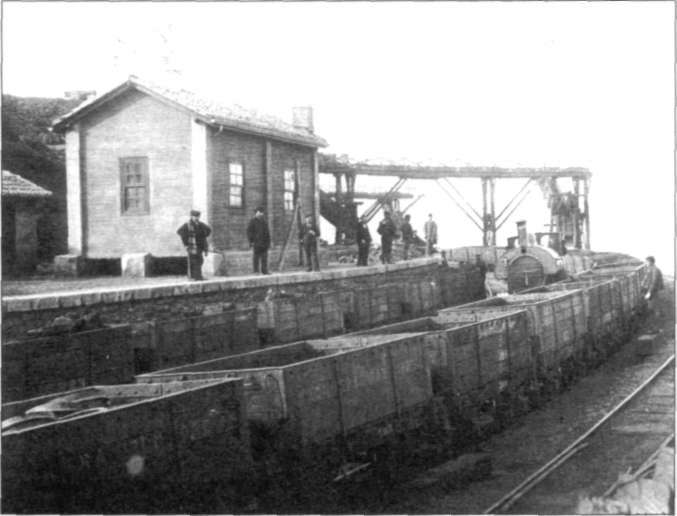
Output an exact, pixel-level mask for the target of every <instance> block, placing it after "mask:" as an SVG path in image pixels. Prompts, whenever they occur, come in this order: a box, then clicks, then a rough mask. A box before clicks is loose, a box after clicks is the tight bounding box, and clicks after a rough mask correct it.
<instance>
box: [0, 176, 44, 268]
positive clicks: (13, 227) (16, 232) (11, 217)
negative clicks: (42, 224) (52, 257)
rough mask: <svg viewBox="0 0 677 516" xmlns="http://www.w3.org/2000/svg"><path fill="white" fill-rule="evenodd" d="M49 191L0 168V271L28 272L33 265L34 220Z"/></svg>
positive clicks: (36, 243)
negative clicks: (0, 269) (0, 220)
mask: <svg viewBox="0 0 677 516" xmlns="http://www.w3.org/2000/svg"><path fill="white" fill-rule="evenodd" d="M51 195H52V193H51V192H50V191H49V190H45V189H44V188H42V187H40V186H38V185H36V184H35V183H31V182H30V181H28V180H27V179H24V178H23V177H21V176H19V175H17V174H13V173H12V172H9V171H7V170H3V171H2V272H3V275H12V274H18V273H22V272H30V271H32V270H33V269H34V268H35V266H36V265H37V258H38V255H37V251H38V233H37V223H38V218H39V217H40V214H41V208H42V200H43V199H45V198H47V197H49V196H51Z"/></svg>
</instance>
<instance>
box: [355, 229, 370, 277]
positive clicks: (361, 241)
mask: <svg viewBox="0 0 677 516" xmlns="http://www.w3.org/2000/svg"><path fill="white" fill-rule="evenodd" d="M355 238H356V240H357V265H358V267H361V266H367V265H369V246H371V233H369V226H367V219H366V218H365V217H360V222H359V224H358V225H357V232H356V234H355Z"/></svg>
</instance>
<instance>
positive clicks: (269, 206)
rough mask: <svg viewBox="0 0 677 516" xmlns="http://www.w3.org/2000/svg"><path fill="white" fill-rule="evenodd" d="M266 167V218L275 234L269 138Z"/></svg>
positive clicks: (271, 152) (271, 159)
mask: <svg viewBox="0 0 677 516" xmlns="http://www.w3.org/2000/svg"><path fill="white" fill-rule="evenodd" d="M264 169H265V173H266V219H267V220H268V227H269V229H270V234H271V235H275V230H276V229H277V228H276V227H275V217H274V216H273V199H274V191H275V189H274V188H273V150H272V145H271V143H270V141H269V140H266V157H265V164H264ZM273 245H275V238H273Z"/></svg>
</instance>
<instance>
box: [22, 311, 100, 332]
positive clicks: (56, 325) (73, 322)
mask: <svg viewBox="0 0 677 516" xmlns="http://www.w3.org/2000/svg"><path fill="white" fill-rule="evenodd" d="M101 328H106V325H105V324H104V323H103V321H102V320H101V314H99V313H98V312H88V313H85V314H84V315H82V316H80V317H73V316H68V315H60V316H59V317H56V318H55V319H54V320H53V321H52V322H51V323H49V324H48V325H47V326H43V327H42V328H36V329H33V330H28V331H27V332H26V333H27V334H28V335H29V336H30V337H48V336H50V335H64V334H68V333H79V332H83V331H90V330H99V329H101Z"/></svg>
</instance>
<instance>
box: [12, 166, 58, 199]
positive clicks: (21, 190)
mask: <svg viewBox="0 0 677 516" xmlns="http://www.w3.org/2000/svg"><path fill="white" fill-rule="evenodd" d="M50 195H52V192H50V191H49V190H45V189H44V188H42V187H41V186H38V185H36V184H35V183H31V182H30V181H29V180H28V179H24V178H23V177H21V176H20V175H18V174H13V173H12V172H9V171H8V170H3V171H2V196H3V197H49V196H50Z"/></svg>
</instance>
